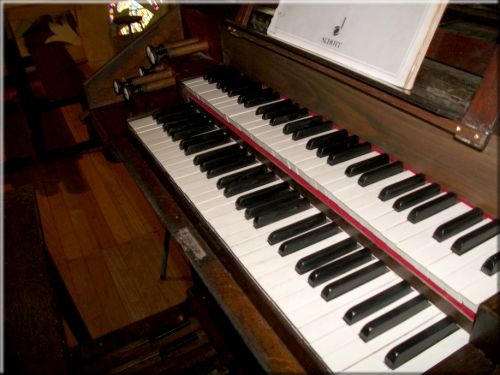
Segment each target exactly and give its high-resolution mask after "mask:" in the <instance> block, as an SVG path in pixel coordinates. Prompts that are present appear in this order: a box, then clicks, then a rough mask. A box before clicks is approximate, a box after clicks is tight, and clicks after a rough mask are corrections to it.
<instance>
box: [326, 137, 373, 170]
mask: <svg viewBox="0 0 500 375" xmlns="http://www.w3.org/2000/svg"><path fill="white" fill-rule="evenodd" d="M371 151H372V145H371V143H370V142H364V143H358V144H357V145H354V146H351V147H349V148H348V149H347V150H344V151H340V152H334V153H331V154H330V155H329V156H328V160H327V163H328V164H330V165H336V164H340V163H343V162H345V161H348V160H351V159H354V158H357V157H358V156H361V155H364V154H368V153H369V152H371Z"/></svg>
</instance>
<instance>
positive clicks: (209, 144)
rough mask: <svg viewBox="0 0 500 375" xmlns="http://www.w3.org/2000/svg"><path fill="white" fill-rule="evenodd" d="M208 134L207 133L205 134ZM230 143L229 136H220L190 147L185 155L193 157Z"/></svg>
mask: <svg viewBox="0 0 500 375" xmlns="http://www.w3.org/2000/svg"><path fill="white" fill-rule="evenodd" d="M205 134H206V133H205ZM229 141H230V139H229V136H228V135H227V134H225V135H220V136H217V137H214V138H211V139H207V140H205V141H203V142H199V143H196V144H194V145H189V146H187V148H186V149H185V150H184V154H185V155H192V154H196V153H198V152H201V151H205V150H209V149H211V148H214V147H216V146H220V145H223V144H225V143H228V142H229Z"/></svg>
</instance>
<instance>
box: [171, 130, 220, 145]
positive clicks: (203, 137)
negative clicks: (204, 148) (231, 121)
mask: <svg viewBox="0 0 500 375" xmlns="http://www.w3.org/2000/svg"><path fill="white" fill-rule="evenodd" d="M223 135H226V133H224V132H223V131H222V130H216V131H214V132H209V133H204V134H201V135H196V136H194V137H189V138H186V139H183V140H182V141H181V142H180V143H179V148H180V149H181V150H185V149H186V148H187V147H188V146H191V145H195V144H197V143H201V142H204V141H207V140H209V139H211V138H215V137H219V136H223Z"/></svg>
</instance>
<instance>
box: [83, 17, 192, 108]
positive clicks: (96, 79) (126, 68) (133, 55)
mask: <svg viewBox="0 0 500 375" xmlns="http://www.w3.org/2000/svg"><path fill="white" fill-rule="evenodd" d="M180 39H183V32H182V24H181V19H180V14H179V9H178V7H175V8H173V9H172V10H171V11H170V12H168V13H167V14H165V15H164V16H163V17H162V18H161V19H159V20H158V21H157V22H156V23H154V24H153V25H151V26H150V27H148V29H147V30H146V31H145V32H144V34H142V35H141V36H140V37H138V38H137V39H136V40H134V41H133V42H132V43H131V44H130V45H129V46H128V47H127V48H125V49H124V50H123V51H121V52H120V53H119V54H118V55H116V56H115V57H113V58H112V59H111V60H110V61H109V62H107V63H106V64H105V65H104V66H103V67H102V68H101V69H99V70H98V71H97V72H96V73H95V74H93V75H92V77H90V78H89V79H88V80H87V81H86V82H85V83H84V88H85V94H86V95H87V100H88V103H89V107H90V108H97V107H100V106H103V105H106V104H110V103H116V102H119V101H122V100H123V99H122V97H121V96H117V95H116V94H115V93H114V91H113V86H112V84H113V80H114V79H118V78H122V77H134V76H137V75H138V72H137V68H138V67H139V65H143V64H145V63H146V62H147V59H146V53H145V48H146V46H147V45H148V44H152V45H159V44H161V43H164V42H167V41H171V42H172V41H177V40H180Z"/></svg>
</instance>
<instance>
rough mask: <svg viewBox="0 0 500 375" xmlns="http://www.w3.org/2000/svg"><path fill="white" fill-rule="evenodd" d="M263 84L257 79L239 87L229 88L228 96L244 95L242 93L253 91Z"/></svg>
mask: <svg viewBox="0 0 500 375" xmlns="http://www.w3.org/2000/svg"><path fill="white" fill-rule="evenodd" d="M261 86H262V84H261V83H260V82H257V81H253V82H247V83H244V84H243V85H240V86H239V87H233V88H231V89H229V90H228V91H227V96H229V97H230V98H232V97H233V96H237V95H242V94H245V93H248V92H251V91H252V90H255V89H260V88H261Z"/></svg>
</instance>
